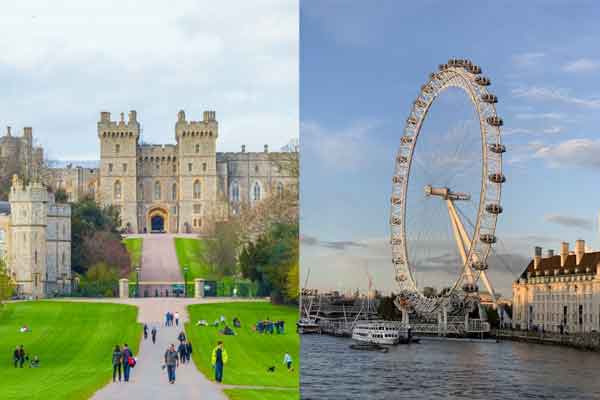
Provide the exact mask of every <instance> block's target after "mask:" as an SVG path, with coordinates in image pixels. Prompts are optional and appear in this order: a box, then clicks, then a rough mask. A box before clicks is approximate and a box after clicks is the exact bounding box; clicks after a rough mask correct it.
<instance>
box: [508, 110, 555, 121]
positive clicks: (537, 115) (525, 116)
mask: <svg viewBox="0 0 600 400" xmlns="http://www.w3.org/2000/svg"><path fill="white" fill-rule="evenodd" d="M565 117H566V115H565V114H562V113H554V112H548V113H518V114H515V118H516V119H525V120H528V119H558V120H563V119H565Z"/></svg>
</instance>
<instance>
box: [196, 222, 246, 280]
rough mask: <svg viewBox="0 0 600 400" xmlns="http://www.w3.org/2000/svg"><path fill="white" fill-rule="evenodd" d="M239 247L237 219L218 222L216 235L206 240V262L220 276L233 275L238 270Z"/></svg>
mask: <svg viewBox="0 0 600 400" xmlns="http://www.w3.org/2000/svg"><path fill="white" fill-rule="evenodd" d="M238 248H239V225H238V223H237V221H236V220H232V221H229V222H218V223H216V225H215V236H214V238H213V239H211V240H208V241H207V242H206V251H205V253H204V255H203V257H204V260H205V262H206V263H207V264H208V265H210V266H211V269H212V270H213V272H216V273H217V274H218V275H220V276H231V275H233V274H234V273H235V272H236V271H235V270H236V264H237V255H238Z"/></svg>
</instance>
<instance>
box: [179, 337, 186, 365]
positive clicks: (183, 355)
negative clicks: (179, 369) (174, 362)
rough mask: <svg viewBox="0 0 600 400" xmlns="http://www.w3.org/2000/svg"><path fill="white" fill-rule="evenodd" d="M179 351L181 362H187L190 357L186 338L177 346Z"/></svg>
mask: <svg viewBox="0 0 600 400" xmlns="http://www.w3.org/2000/svg"><path fill="white" fill-rule="evenodd" d="M177 352H178V353H179V362H181V363H182V364H185V363H186V361H187V358H188V357H187V345H186V343H185V339H183V341H182V342H180V343H179V346H178V347H177Z"/></svg>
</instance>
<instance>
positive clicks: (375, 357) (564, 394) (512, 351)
mask: <svg viewBox="0 0 600 400" xmlns="http://www.w3.org/2000/svg"><path fill="white" fill-rule="evenodd" d="M350 344H351V340H350V339H347V338H346V339H345V338H335V337H331V336H318V335H314V336H303V337H302V354H301V392H302V399H306V400H316V399H374V400H375V399H386V400H387V399H390V400H391V399H394V400H395V399H468V400H476V399H557V400H558V399H560V400H563V399H578V400H579V399H582V400H587V399H600V354H598V353H591V352H583V351H579V350H574V349H569V348H562V347H554V346H552V347H551V346H544V345H533V344H525V343H516V342H508V341H507V342H502V343H494V342H488V341H486V342H465V341H439V340H424V341H422V342H421V343H420V344H413V345H410V346H396V347H393V348H391V350H390V352H389V353H377V352H369V351H352V350H350V349H349V348H348V346H349V345H350Z"/></svg>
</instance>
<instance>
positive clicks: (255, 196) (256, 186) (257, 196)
mask: <svg viewBox="0 0 600 400" xmlns="http://www.w3.org/2000/svg"><path fill="white" fill-rule="evenodd" d="M252 193H253V197H252V199H253V200H254V201H260V196H261V193H260V184H259V183H258V182H255V183H254V189H253V190H252Z"/></svg>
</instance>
